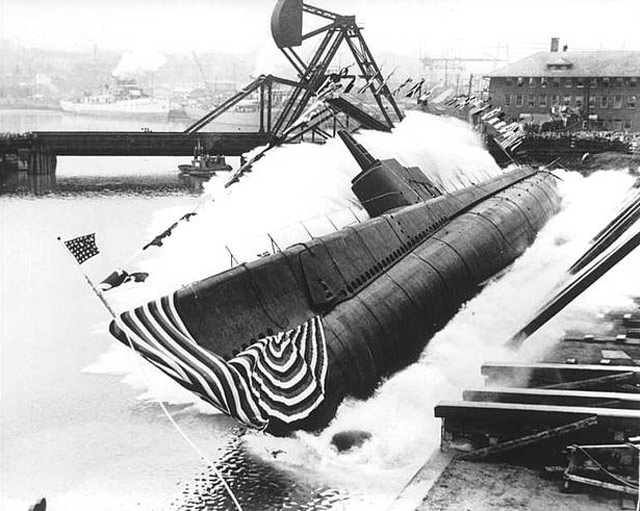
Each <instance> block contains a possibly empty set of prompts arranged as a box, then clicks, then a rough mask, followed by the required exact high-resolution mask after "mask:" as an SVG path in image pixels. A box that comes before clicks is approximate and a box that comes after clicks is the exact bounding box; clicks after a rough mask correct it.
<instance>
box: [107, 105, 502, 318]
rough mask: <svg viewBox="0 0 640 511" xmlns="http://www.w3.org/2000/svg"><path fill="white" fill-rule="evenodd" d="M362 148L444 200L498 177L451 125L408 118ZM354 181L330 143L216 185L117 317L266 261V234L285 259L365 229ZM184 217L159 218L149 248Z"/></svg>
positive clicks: (154, 251)
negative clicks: (416, 172)
mask: <svg viewBox="0 0 640 511" xmlns="http://www.w3.org/2000/svg"><path fill="white" fill-rule="evenodd" d="M358 139H359V141H360V142H361V143H362V144H363V145H364V146H365V147H366V148H368V149H369V150H370V152H371V153H372V154H373V156H374V157H376V158H380V159H386V158H397V159H398V160H399V161H401V162H402V163H403V164H405V165H409V166H419V167H421V168H422V169H423V171H424V172H425V173H426V174H427V175H428V176H430V177H431V178H432V179H433V180H434V181H435V182H436V184H437V185H439V186H440V187H442V188H444V189H445V190H447V191H451V190H455V189H458V188H461V187H464V186H467V185H468V184H470V183H471V182H480V181H484V180H486V179H488V178H489V177H491V176H494V175H497V174H498V173H499V172H500V169H499V168H498V167H497V165H496V164H495V162H494V161H493V160H492V159H491V157H490V156H489V154H488V153H487V152H486V151H484V149H483V148H482V145H481V143H480V141H479V140H478V138H477V136H476V135H475V133H474V132H473V131H472V130H471V129H469V127H468V126H467V125H466V124H464V123H462V122H461V121H458V120H455V119H445V118H442V117H435V116H431V115H427V114H423V113H420V112H409V115H408V116H407V118H406V119H405V120H404V121H403V122H402V123H400V124H399V125H398V127H397V128H396V129H395V130H394V132H393V133H380V132H370V131H365V132H363V133H362V134H361V135H359V136H358ZM359 172H360V168H359V167H358V165H357V164H356V162H355V161H354V160H353V158H352V157H351V155H350V153H349V152H348V150H347V149H346V147H345V146H344V145H343V144H342V142H341V141H340V140H338V139H333V140H329V141H328V142H327V143H326V144H325V145H323V146H319V145H314V144H306V143H303V144H296V145H289V146H285V147H280V148H276V149H274V150H272V151H270V152H269V153H267V155H266V156H265V157H264V158H263V159H262V160H260V161H258V162H256V163H255V165H254V168H253V170H252V172H251V173H249V174H247V175H245V176H244V177H243V178H242V179H241V180H240V181H239V183H237V184H235V185H233V186H231V187H230V188H228V189H225V188H224V187H223V183H224V180H225V179H226V178H224V177H222V176H215V177H214V178H212V180H211V181H210V182H209V183H208V184H207V187H206V190H205V191H206V195H205V196H204V197H203V199H202V201H201V203H200V205H199V206H198V215H197V216H195V217H191V218H190V219H189V221H188V222H181V223H180V224H179V225H178V227H177V228H176V229H175V230H174V231H173V232H172V234H171V236H170V237H168V238H165V239H164V240H163V245H162V247H151V248H150V249H148V250H146V251H145V253H144V256H143V257H140V258H138V259H137V260H136V262H135V270H136V271H143V272H148V273H149V274H150V276H149V278H148V279H147V281H146V282H145V283H144V284H139V283H138V284H129V285H123V286H120V287H119V288H118V289H116V290H114V291H112V292H110V297H111V298H112V300H114V303H115V305H116V307H118V308H128V307H133V306H135V305H138V304H140V303H143V302H145V301H149V300H152V299H154V298H156V297H158V296H160V295H162V294H167V293H170V292H172V291H173V290H175V289H176V288H179V287H180V286H182V285H184V284H188V283H190V282H194V281H196V280H200V279H202V278H205V277H208V276H210V275H214V274H216V273H219V272H221V271H224V270H227V269H229V267H230V265H231V255H233V258H234V259H235V260H237V261H238V262H246V261H250V260H253V259H256V258H257V256H258V254H263V253H265V252H269V251H272V250H273V246H272V244H271V240H270V239H269V236H268V234H269V235H271V238H272V239H273V240H274V241H275V242H276V243H277V245H278V247H279V248H281V249H284V248H286V247H287V246H290V245H292V244H293V243H295V242H298V241H302V240H308V239H309V237H310V235H311V234H312V235H313V236H320V235H322V234H326V233H328V232H331V231H332V230H334V229H335V227H338V228H340V227H343V226H345V225H347V224H349V223H354V222H358V221H361V220H364V219H366V218H367V215H366V212H365V211H364V210H363V209H362V208H361V207H360V205H359V203H358V201H357V199H356V197H355V196H354V195H353V193H352V192H351V179H353V178H354V177H355V176H356V175H357V174H358V173H359ZM185 213H187V211H175V210H174V211H169V212H167V211H162V212H159V213H158V215H157V221H156V222H154V225H153V226H152V229H151V231H150V233H149V238H148V239H149V240H150V239H152V238H153V237H154V236H156V235H157V234H158V233H159V232H162V231H163V230H164V229H166V228H167V227H168V226H169V225H171V224H172V223H173V222H175V220H176V219H177V218H179V217H180V216H182V215H183V214H185ZM327 217H329V218H327ZM301 221H303V223H304V225H302V224H301ZM334 226H335V227H334Z"/></svg>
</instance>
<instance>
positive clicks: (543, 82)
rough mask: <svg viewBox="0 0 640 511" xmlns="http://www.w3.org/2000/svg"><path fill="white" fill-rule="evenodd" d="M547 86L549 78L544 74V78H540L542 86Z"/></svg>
mask: <svg viewBox="0 0 640 511" xmlns="http://www.w3.org/2000/svg"><path fill="white" fill-rule="evenodd" d="M546 86H547V79H546V78H545V77H544V76H543V77H542V78H540V87H546Z"/></svg>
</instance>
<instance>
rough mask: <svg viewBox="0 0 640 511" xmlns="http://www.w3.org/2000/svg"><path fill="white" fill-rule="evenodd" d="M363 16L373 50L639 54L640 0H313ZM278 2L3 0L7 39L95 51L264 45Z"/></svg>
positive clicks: (1, 26) (0, 18)
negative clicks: (554, 43)
mask: <svg viewBox="0 0 640 511" xmlns="http://www.w3.org/2000/svg"><path fill="white" fill-rule="evenodd" d="M308 3H310V4H311V5H316V6H318V7H323V8H325V9H329V10H332V11H334V12H338V13H341V14H355V15H356V17H357V19H358V21H359V22H360V23H361V24H362V25H364V27H365V37H366V39H367V41H368V43H369V45H370V46H371V47H372V49H373V50H374V52H375V51H376V50H377V51H383V50H392V51H398V52H402V53H406V54H411V55H418V54H420V53H422V54H431V55H432V56H438V55H444V54H449V55H450V54H452V53H454V52H456V51H457V53H458V54H460V55H463V56H489V55H492V54H495V51H496V48H497V47H498V45H502V48H503V51H504V47H505V44H508V45H509V56H510V57H511V59H514V58H519V57H522V56H525V55H527V54H529V53H532V52H534V51H537V50H542V49H547V48H548V46H549V39H550V38H551V37H552V36H559V37H560V38H561V41H562V42H561V44H568V45H569V46H570V49H598V48H607V49H627V50H640V29H639V28H638V23H639V21H640V0H607V1H604V0H537V1H529V0H353V1H349V0H309V2H308ZM274 5H275V0H0V31H1V35H2V37H3V38H7V39H9V40H12V41H15V42H18V43H20V44H22V45H25V46H31V47H41V48H54V49H65V50H75V51H89V50H91V49H92V47H93V45H94V44H96V45H97V46H98V48H101V49H107V48H109V49H115V50H131V49H136V48H147V49H152V50H156V51H159V52H164V53H170V52H191V51H201V52H208V51H225V52H234V51H235V52H246V51H259V50H260V49H261V48H265V47H267V46H268V47H273V46H274V45H273V42H272V39H271V35H270V29H269V19H270V15H271V10H272V8H273V6H274Z"/></svg>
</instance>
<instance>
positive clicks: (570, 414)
mask: <svg viewBox="0 0 640 511" xmlns="http://www.w3.org/2000/svg"><path fill="white" fill-rule="evenodd" d="M435 416H436V417H443V418H445V420H449V419H453V420H457V419H462V420H464V421H466V422H467V423H476V422H484V423H485V424H502V425H504V426H505V427H507V428H508V427H512V426H513V427H517V424H518V423H526V424H527V425H529V426H531V427H533V426H534V425H535V424H540V425H545V424H547V425H550V426H551V427H555V426H557V425H560V424H568V423H570V422H575V421H578V420H580V419H586V418H587V417H590V416H595V417H597V418H598V426H601V427H604V428H613V429H614V430H616V431H625V432H626V433H628V434H629V435H637V434H640V410H627V409H620V408H599V407H586V406H552V405H534V404H520V403H483V402H474V401H444V402H441V403H439V404H438V405H436V407H435ZM445 428H446V424H445Z"/></svg>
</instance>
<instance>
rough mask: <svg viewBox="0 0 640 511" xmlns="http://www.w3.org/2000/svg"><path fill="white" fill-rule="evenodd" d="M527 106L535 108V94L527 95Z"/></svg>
mask: <svg viewBox="0 0 640 511" xmlns="http://www.w3.org/2000/svg"><path fill="white" fill-rule="evenodd" d="M527 106H535V99H534V97H533V94H527Z"/></svg>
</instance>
